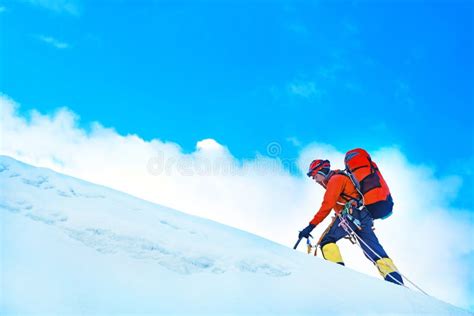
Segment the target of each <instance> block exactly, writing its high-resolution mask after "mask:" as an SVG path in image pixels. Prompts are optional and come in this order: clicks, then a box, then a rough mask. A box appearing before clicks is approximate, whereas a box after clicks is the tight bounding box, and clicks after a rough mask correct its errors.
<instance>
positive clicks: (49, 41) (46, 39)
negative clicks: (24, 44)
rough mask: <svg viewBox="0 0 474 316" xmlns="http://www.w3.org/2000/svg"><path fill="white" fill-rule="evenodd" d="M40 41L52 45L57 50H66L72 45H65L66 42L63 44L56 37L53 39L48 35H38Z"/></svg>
mask: <svg viewBox="0 0 474 316" xmlns="http://www.w3.org/2000/svg"><path fill="white" fill-rule="evenodd" d="M38 39H39V40H40V41H42V42H44V43H46V44H48V45H51V46H53V47H55V48H57V49H65V48H69V47H70V45H69V44H68V43H65V42H61V41H59V40H57V39H55V38H54V37H51V36H46V35H38Z"/></svg>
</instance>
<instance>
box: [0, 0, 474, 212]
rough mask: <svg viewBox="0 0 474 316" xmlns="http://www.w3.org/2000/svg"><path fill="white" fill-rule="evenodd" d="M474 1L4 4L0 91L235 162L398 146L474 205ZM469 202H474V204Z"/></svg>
mask: <svg viewBox="0 0 474 316" xmlns="http://www.w3.org/2000/svg"><path fill="white" fill-rule="evenodd" d="M473 11H474V5H473V2H472V1H431V2H425V1H414V2H410V1H382V2H380V1H377V2H376V1H348V2H344V1H336V2H334V1H305V2H302V1H301V2H299V1H296V2H295V1H159V0H157V1H152V0H149V1H79V0H78V1H69V0H30V1H27V0H25V1H17V2H15V1H0V27H1V46H0V48H1V49H0V67H1V68H0V91H1V92H2V93H5V94H7V95H8V96H10V97H12V98H14V99H15V100H16V101H17V102H18V103H20V104H21V105H22V108H21V110H22V111H23V112H24V113H26V112H27V111H29V110H31V109H37V110H39V111H42V112H53V111H55V110H56V109H57V108H58V107H62V106H66V107H68V108H70V109H72V110H73V111H74V112H76V113H77V114H78V115H79V116H80V117H81V122H82V123H83V124H84V125H88V124H89V123H90V122H91V121H99V122H101V123H102V124H103V125H105V126H108V127H114V128H115V129H116V130H117V131H118V132H119V133H122V134H127V133H134V134H138V135H140V136H141V137H143V138H145V139H152V138H159V139H161V140H165V141H167V140H169V141H173V142H176V143H179V144H180V145H181V146H182V147H183V148H184V150H185V151H192V150H193V149H194V147H195V144H196V142H197V141H198V140H201V139H204V138H214V139H216V140H217V141H219V142H220V143H222V144H224V145H226V146H228V147H229V149H230V150H231V152H232V153H233V154H234V155H235V156H236V157H238V158H246V157H253V156H254V155H255V153H256V152H260V153H265V152H266V146H267V144H268V143H270V142H273V141H277V142H280V143H281V144H282V145H283V153H282V155H283V156H285V157H288V158H292V157H295V156H296V155H297V153H298V150H299V147H298V146H295V144H294V143H295V142H291V141H289V139H293V140H297V142H296V143H299V144H301V145H305V144H308V143H311V142H314V141H316V142H322V143H328V144H332V145H333V146H335V147H336V148H338V149H340V150H342V151H344V150H349V149H351V148H353V147H365V148H366V149H368V150H375V149H378V148H381V147H385V146H398V147H400V148H401V149H402V150H403V151H404V152H405V153H406V154H407V156H408V157H409V159H411V160H412V161H413V162H416V163H424V164H427V165H429V166H432V167H434V168H435V169H436V170H437V171H438V172H439V175H440V176H443V175H446V174H458V175H460V176H462V177H463V179H464V181H465V185H464V186H463V189H462V193H463V194H462V195H464V196H465V194H469V195H471V196H472V193H473V192H472V188H473V181H472V179H471V177H472V175H473V172H472V165H473V163H474V159H473V156H474V150H473V147H474V139H473V138H474V137H473V136H474V135H473V134H474V132H473V128H472V118H473V102H474V97H473V90H472V87H473V86H474V77H473V76H474V75H473V73H474V72H473V70H474V69H473V59H474V58H473V57H472V56H474V54H473V53H474V52H473V38H474V25H473V23H474V22H473ZM459 203H460V204H459V205H460V206H464V207H466V206H471V207H472V202H470V201H466V199H464V198H463V199H460V200H459Z"/></svg>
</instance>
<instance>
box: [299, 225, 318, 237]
mask: <svg viewBox="0 0 474 316" xmlns="http://www.w3.org/2000/svg"><path fill="white" fill-rule="evenodd" d="M315 227H316V225H313V224H309V225H308V226H306V228H305V229H303V230H302V231H300V233H299V235H298V238H303V237H304V238H309V237H311V238H313V236H311V232H312V231H313V229H314V228H315Z"/></svg>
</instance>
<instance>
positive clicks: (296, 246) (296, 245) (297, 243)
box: [293, 234, 313, 249]
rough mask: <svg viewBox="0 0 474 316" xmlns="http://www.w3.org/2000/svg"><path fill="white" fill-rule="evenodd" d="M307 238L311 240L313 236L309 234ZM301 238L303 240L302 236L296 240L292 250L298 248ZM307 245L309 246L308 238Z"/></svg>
mask: <svg viewBox="0 0 474 316" xmlns="http://www.w3.org/2000/svg"><path fill="white" fill-rule="evenodd" d="M309 237H311V238H313V236H311V234H309ZM303 238H304V237H303V236H301V237H299V238H298V241H297V242H296V244H295V246H294V247H293V249H296V248H298V245H299V244H300V242H301V240H302V239H303ZM308 244H310V242H309V238H308Z"/></svg>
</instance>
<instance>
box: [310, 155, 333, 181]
mask: <svg viewBox="0 0 474 316" xmlns="http://www.w3.org/2000/svg"><path fill="white" fill-rule="evenodd" d="M330 169H331V163H330V162H329V160H322V159H316V160H313V162H311V164H310V165H309V171H308V173H307V174H306V175H307V176H308V177H310V178H311V177H314V176H315V175H316V174H317V173H319V174H321V175H323V176H327V175H328V174H329V171H330Z"/></svg>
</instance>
